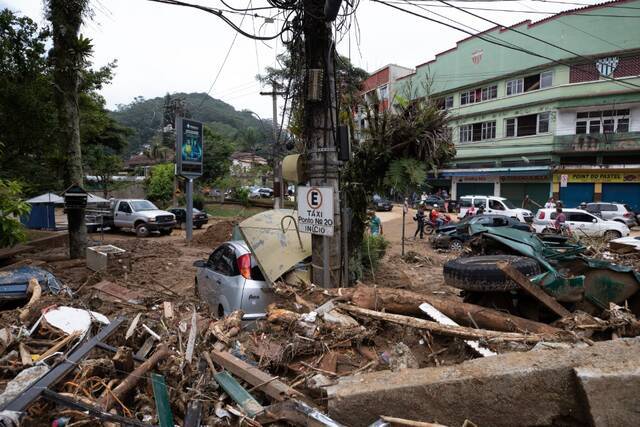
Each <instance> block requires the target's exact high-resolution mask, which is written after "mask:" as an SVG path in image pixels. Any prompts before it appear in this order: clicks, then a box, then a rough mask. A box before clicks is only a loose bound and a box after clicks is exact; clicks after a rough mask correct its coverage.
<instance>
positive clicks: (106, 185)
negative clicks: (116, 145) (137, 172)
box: [84, 146, 122, 198]
mask: <svg viewBox="0 0 640 427" xmlns="http://www.w3.org/2000/svg"><path fill="white" fill-rule="evenodd" d="M84 158H85V164H86V166H87V169H88V170H89V172H90V173H91V175H94V176H95V177H96V179H97V181H98V185H99V186H100V188H101V189H102V196H103V197H104V198H107V197H109V190H110V189H111V188H112V186H113V176H114V175H117V173H118V172H120V171H121V170H122V158H121V157H120V156H119V155H117V154H112V153H111V154H110V153H108V152H106V150H105V148H104V147H97V146H94V147H89V148H88V149H87V150H86V152H85V156H84Z"/></svg>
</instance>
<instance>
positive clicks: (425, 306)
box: [420, 302, 497, 357]
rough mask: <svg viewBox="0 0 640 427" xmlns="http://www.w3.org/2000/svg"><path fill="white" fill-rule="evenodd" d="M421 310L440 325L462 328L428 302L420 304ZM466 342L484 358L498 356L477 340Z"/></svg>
mask: <svg viewBox="0 0 640 427" xmlns="http://www.w3.org/2000/svg"><path fill="white" fill-rule="evenodd" d="M420 310H422V311H423V312H424V313H426V314H427V315H428V316H429V317H431V318H432V319H433V320H435V321H436V322H438V323H440V324H442V325H450V326H460V325H458V324H457V323H456V322H454V321H453V320H451V319H449V318H448V317H447V316H445V315H444V314H442V313H441V312H440V311H439V310H438V309H436V308H435V307H434V306H432V305H431V304H429V303H427V302H423V303H422V304H420ZM464 342H465V344H467V345H468V346H469V347H471V348H472V349H474V350H475V351H476V352H477V353H478V354H480V355H481V356H484V357H488V356H497V353H494V352H493V351H491V350H489V349H488V348H485V347H483V346H482V345H480V343H479V342H478V341H475V340H464Z"/></svg>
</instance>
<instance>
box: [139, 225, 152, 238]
mask: <svg viewBox="0 0 640 427" xmlns="http://www.w3.org/2000/svg"><path fill="white" fill-rule="evenodd" d="M150 233H151V230H149V227H148V226H147V224H144V223H143V224H138V225H137V226H136V235H137V236H138V237H149V234H150Z"/></svg>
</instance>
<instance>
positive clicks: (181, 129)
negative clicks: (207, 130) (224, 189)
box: [176, 117, 204, 178]
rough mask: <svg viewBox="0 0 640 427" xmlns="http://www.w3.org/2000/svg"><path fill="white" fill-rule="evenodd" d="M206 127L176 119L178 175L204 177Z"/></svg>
mask: <svg viewBox="0 0 640 427" xmlns="http://www.w3.org/2000/svg"><path fill="white" fill-rule="evenodd" d="M203 130H204V125H203V124H202V123H201V122H196V121H195V120H191V119H185V118H184V117H176V175H179V176H184V177H185V178H197V177H199V176H201V175H202V159H203V158H204V143H203Z"/></svg>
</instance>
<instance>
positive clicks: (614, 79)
mask: <svg viewBox="0 0 640 427" xmlns="http://www.w3.org/2000/svg"><path fill="white" fill-rule="evenodd" d="M438 1H439V2H440V3H442V4H445V5H447V6H449V7H452V8H454V9H456V10H460V11H462V12H464V13H466V14H468V15H471V16H474V17H476V18H479V19H482V20H483V21H486V22H489V23H490V24H493V25H495V26H497V27H500V28H505V29H506V30H507V31H513V32H514V33H518V34H520V35H523V36H525V37H529V38H530V39H533V40H536V41H538V42H540V43H544V44H546V45H547V46H551V47H554V48H556V49H559V50H562V51H564V52H567V53H570V54H571V55H575V56H577V57H578V58H581V59H583V60H585V61H588V62H591V61H592V59H591V58H588V57H586V56H584V55H582V54H580V53H577V52H574V51H572V50H569V49H566V48H564V47H562V46H558V45H557V44H555V43H551V42H549V41H546V40H544V39H542V38H540V37H536V36H534V35H531V34H529V33H526V32H524V31H520V30H518V29H516V28H513V27H509V26H505V25H502V24H499V23H497V22H496V21H493V20H491V19H489V18H485V17H483V16H480V15H478V14H476V13H473V12H470V11H468V10H462V9H460V8H459V7H458V6H455V5H453V4H451V3H448V2H447V1H445V0H438ZM407 3H409V1H408V0H407ZM554 62H559V61H557V60H555V61H554ZM562 65H567V64H562ZM569 66H570V67H571V65H569ZM602 76H603V77H604V78H606V79H608V80H610V81H612V82H617V83H618V84H625V85H627V86H631V87H635V88H638V89H640V85H637V84H634V83H631V82H625V81H620V80H618V79H616V78H614V77H610V76H606V75H602Z"/></svg>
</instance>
